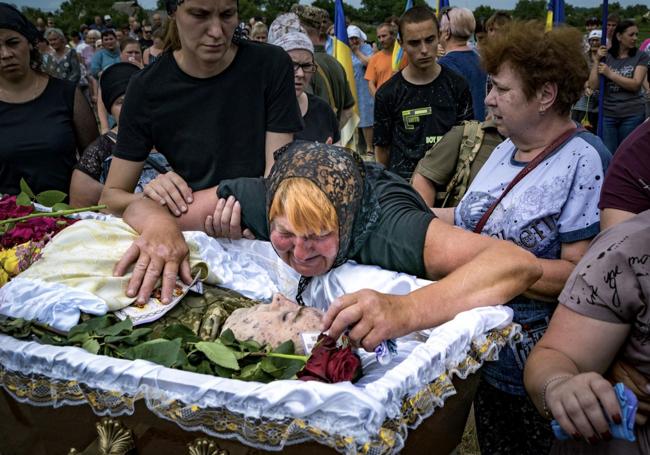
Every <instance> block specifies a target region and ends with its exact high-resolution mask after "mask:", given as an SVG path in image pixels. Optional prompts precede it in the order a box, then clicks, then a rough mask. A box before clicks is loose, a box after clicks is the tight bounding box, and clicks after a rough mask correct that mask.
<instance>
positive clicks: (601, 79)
mask: <svg viewBox="0 0 650 455" xmlns="http://www.w3.org/2000/svg"><path fill="white" fill-rule="evenodd" d="M607 3H608V0H603V25H602V32H601V33H602V37H601V38H600V45H601V46H607V16H609V13H608V9H609V8H608V7H609V5H608V4H607ZM598 82H599V89H600V91H599V93H598V129H597V132H598V137H599V138H601V139H602V138H603V117H604V113H603V101H604V99H605V76H604V75H602V74H601V75H600V76H599V78H598ZM610 152H612V153H614V150H610Z"/></svg>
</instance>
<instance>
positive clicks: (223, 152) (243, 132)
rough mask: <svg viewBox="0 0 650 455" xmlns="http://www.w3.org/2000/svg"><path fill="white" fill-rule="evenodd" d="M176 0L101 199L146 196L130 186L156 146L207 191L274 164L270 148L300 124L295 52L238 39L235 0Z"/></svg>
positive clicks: (124, 123)
mask: <svg viewBox="0 0 650 455" xmlns="http://www.w3.org/2000/svg"><path fill="white" fill-rule="evenodd" d="M170 3H171V5H170V6H173V7H174V11H171V13H172V15H171V18H170V23H169V27H170V28H169V33H168V38H169V42H168V47H169V52H164V53H163V54H162V56H161V57H160V60H158V62H156V64H155V65H152V66H150V67H148V68H147V69H146V70H145V71H142V72H141V73H139V74H137V75H136V76H134V77H133V79H132V80H131V83H130V85H129V89H128V91H127V94H126V97H125V103H124V107H123V109H122V113H121V116H122V118H121V122H120V131H119V134H118V140H117V149H116V151H115V155H114V158H113V161H112V163H111V169H110V171H109V173H108V177H107V179H106V184H105V186H104V191H103V193H102V199H101V200H102V202H103V203H106V204H107V205H108V209H109V211H110V212H112V213H117V214H120V213H121V212H122V211H123V210H124V208H125V207H126V206H127V205H128V204H129V202H130V201H132V200H133V199H137V198H139V196H135V195H134V194H133V189H134V188H135V185H136V183H137V182H138V179H139V177H140V174H141V172H142V167H143V165H144V161H145V159H146V158H147V156H149V152H150V151H151V149H153V148H155V149H156V150H158V151H159V152H160V153H162V154H163V155H164V156H165V158H166V159H167V161H168V162H169V163H170V164H171V166H172V167H173V168H174V169H175V170H176V171H177V172H178V173H179V175H180V176H181V177H182V178H183V179H184V180H185V181H187V182H188V184H189V185H190V187H191V188H192V189H194V190H200V189H204V188H209V187H212V186H214V185H216V184H218V183H219V182H220V181H221V180H223V179H226V178H233V177H240V176H249V177H258V176H262V175H264V174H265V173H268V170H269V169H270V168H271V165H272V164H273V151H274V150H276V149H277V148H279V147H281V146H282V145H284V144H286V143H288V142H291V140H292V139H293V133H295V132H298V131H300V129H301V128H302V121H301V119H300V111H299V109H298V103H297V102H296V97H295V91H294V84H293V71H292V66H291V59H290V58H289V56H288V55H287V54H286V52H284V51H283V50H282V49H279V48H277V47H274V46H266V45H263V44H261V43H256V42H253V41H249V40H241V39H233V38H234V37H235V30H236V29H237V26H238V24H239V15H238V11H237V1H236V0H184V1H181V0H178V1H177V2H168V5H169V4H170ZM260 68H263V69H264V71H260ZM190 200H191V199H190ZM190 200H186V201H185V204H188V203H189V201H190ZM183 206H185V205H183Z"/></svg>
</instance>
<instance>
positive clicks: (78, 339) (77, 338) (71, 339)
mask: <svg viewBox="0 0 650 455" xmlns="http://www.w3.org/2000/svg"><path fill="white" fill-rule="evenodd" d="M90 339H91V336H90V335H89V334H88V332H79V333H75V334H74V335H72V336H69V335H68V343H73V344H74V343H80V344H83V343H85V342H86V341H88V340H90Z"/></svg>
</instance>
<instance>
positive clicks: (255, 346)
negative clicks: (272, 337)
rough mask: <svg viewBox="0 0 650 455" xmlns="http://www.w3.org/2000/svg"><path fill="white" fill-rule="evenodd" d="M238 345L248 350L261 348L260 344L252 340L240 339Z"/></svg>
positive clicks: (254, 350)
mask: <svg viewBox="0 0 650 455" xmlns="http://www.w3.org/2000/svg"><path fill="white" fill-rule="evenodd" d="M239 346H240V347H241V348H242V349H243V350H245V351H248V352H260V351H261V350H262V345H261V344H259V343H258V342H257V341H253V340H248V341H240V342H239Z"/></svg>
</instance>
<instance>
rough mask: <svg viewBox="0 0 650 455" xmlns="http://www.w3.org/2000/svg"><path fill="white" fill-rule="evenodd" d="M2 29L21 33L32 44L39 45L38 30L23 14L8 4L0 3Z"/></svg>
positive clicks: (0, 26)
mask: <svg viewBox="0 0 650 455" xmlns="http://www.w3.org/2000/svg"><path fill="white" fill-rule="evenodd" d="M0 28H6V29H8V30H13V31H15V32H18V33H20V34H21V35H23V36H24V37H25V38H27V41H29V43H30V44H33V45H36V44H37V43H38V35H39V34H38V30H37V29H36V27H35V26H34V24H32V23H31V22H29V20H28V19H27V18H26V17H25V15H24V14H23V13H21V12H20V11H18V10H17V9H16V8H14V7H13V6H11V5H9V4H7V3H0Z"/></svg>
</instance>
